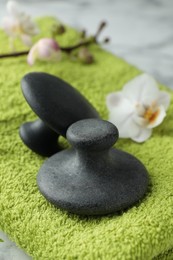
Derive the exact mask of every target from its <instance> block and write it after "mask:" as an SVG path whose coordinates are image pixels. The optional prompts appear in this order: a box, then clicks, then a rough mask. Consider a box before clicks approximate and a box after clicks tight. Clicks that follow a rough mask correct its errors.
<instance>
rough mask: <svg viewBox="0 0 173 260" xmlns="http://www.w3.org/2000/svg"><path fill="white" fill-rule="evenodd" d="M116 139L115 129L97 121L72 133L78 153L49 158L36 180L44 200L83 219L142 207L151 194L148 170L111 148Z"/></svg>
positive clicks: (87, 122) (79, 125)
mask: <svg viewBox="0 0 173 260" xmlns="http://www.w3.org/2000/svg"><path fill="white" fill-rule="evenodd" d="M117 138H118V131H117V128H116V127H115V126H114V125H112V124H111V123H109V122H107V121H103V120H99V119H88V120H81V121H79V122H76V123H75V124H73V125H72V126H71V127H69V129H68V131H67V139H68V140H69V142H70V143H71V144H72V145H73V147H74V148H71V149H68V150H65V151H62V152H59V153H58V154H55V155H53V156H52V157H50V158H49V159H48V160H46V161H45V163H44V164H43V166H42V167H41V169H40V171H39V173H38V175H37V184H38V187H39V189H40V191H41V193H42V194H43V196H44V197H45V198H46V199H47V200H48V201H50V202H51V203H53V204H54V205H55V206H57V207H58V208H61V209H65V210H68V211H69V212H71V213H76V214H82V215H105V214H110V213H115V212H117V211H119V210H123V209H127V208H129V207H130V206H132V205H134V204H136V203H138V202H139V200H141V199H142V198H143V196H144V195H145V193H146V191H147V187H148V174H147V170H146V168H145V167H144V165H143V164H142V163H141V162H140V161H139V160H138V159H136V158H135V157H134V156H132V155H130V154H128V153H126V152H123V151H120V150H118V149H113V148H110V146H112V144H113V143H114V142H115V141H116V140H117Z"/></svg>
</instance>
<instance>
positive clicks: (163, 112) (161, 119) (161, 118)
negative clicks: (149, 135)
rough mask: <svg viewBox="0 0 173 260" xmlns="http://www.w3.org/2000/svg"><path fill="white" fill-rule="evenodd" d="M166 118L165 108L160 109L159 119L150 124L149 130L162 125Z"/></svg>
mask: <svg viewBox="0 0 173 260" xmlns="http://www.w3.org/2000/svg"><path fill="white" fill-rule="evenodd" d="M165 116H166V112H165V108H164V106H160V107H158V115H157V117H156V118H155V120H154V121H152V122H150V123H149V124H148V126H147V128H154V127H156V126H158V125H160V124H161V123H162V121H163V119H164V118H165Z"/></svg>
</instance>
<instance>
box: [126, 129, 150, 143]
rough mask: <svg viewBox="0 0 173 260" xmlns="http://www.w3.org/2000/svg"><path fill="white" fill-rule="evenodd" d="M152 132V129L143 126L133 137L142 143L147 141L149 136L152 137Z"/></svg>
mask: <svg viewBox="0 0 173 260" xmlns="http://www.w3.org/2000/svg"><path fill="white" fill-rule="evenodd" d="M151 134H152V129H147V128H141V129H140V131H139V133H138V135H136V136H131V139H132V140H134V141H136V142H138V143H142V142H144V141H146V140H147V139H148V138H150V136H151Z"/></svg>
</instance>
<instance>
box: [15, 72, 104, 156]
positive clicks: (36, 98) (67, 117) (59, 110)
mask: <svg viewBox="0 0 173 260" xmlns="http://www.w3.org/2000/svg"><path fill="white" fill-rule="evenodd" d="M21 87H22V92H23V95H24V97H25V99H26V101H27V102H28V104H29V105H30V107H31V108H32V110H33V111H34V112H35V113H36V114H37V116H38V117H39V118H40V119H39V120H38V122H37V121H36V122H30V123H25V124H23V125H22V126H21V128H20V130H19V134H20V137H21V139H22V140H23V142H24V143H25V144H26V145H27V146H28V147H29V148H30V149H31V150H33V151H35V152H36V153H38V154H40V155H44V156H50V155H52V154H54V153H55V152H57V151H59V150H60V147H59V145H58V144H57V139H58V137H59V135H62V136H64V137H66V131H67V129H68V127H69V126H70V125H71V124H73V123H74V122H76V121H78V120H81V119H85V118H98V117H99V114H98V113H97V111H96V110H95V108H94V107H93V106H92V105H91V104H90V103H89V102H88V100H87V99H86V98H85V97H84V96H82V94H80V92H79V91H77V90H76V89H75V88H73V87H72V86H71V85H70V84H68V83H67V82H65V81H63V80H62V79H60V78H58V77H55V76H53V75H50V74H47V73H43V72H32V73H28V74H26V75H25V76H24V77H23V79H22V81H21ZM49 128H50V129H49ZM46 138H47V139H48V141H46Z"/></svg>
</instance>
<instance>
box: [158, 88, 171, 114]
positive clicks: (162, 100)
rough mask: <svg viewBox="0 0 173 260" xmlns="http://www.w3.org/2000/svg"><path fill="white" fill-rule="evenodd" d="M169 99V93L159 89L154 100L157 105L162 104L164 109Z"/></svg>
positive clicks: (166, 107)
mask: <svg viewBox="0 0 173 260" xmlns="http://www.w3.org/2000/svg"><path fill="white" fill-rule="evenodd" d="M170 101H171V97H170V95H169V94H168V93H167V92H166V91H160V93H159V95H158V99H157V100H156V102H157V105H158V106H160V105H163V106H164V108H165V110H167V109H168V107H169V104H170Z"/></svg>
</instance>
